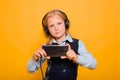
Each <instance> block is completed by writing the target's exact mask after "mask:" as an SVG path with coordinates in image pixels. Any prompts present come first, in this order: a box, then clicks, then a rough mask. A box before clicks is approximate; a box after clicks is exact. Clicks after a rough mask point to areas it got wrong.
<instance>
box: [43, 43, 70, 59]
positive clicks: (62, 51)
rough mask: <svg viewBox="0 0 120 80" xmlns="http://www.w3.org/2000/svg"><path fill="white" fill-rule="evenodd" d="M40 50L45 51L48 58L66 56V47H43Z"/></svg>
mask: <svg viewBox="0 0 120 80" xmlns="http://www.w3.org/2000/svg"><path fill="white" fill-rule="evenodd" d="M42 48H43V49H44V50H45V52H46V54H47V56H50V57H61V56H66V52H67V51H68V46H66V45H43V46H42Z"/></svg>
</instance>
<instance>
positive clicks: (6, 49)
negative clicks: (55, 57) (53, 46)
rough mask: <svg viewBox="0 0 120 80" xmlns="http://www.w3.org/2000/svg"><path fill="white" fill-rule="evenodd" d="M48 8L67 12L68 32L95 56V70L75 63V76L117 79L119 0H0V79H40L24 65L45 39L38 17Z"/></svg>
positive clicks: (85, 79) (83, 79) (119, 78)
mask: <svg viewBox="0 0 120 80" xmlns="http://www.w3.org/2000/svg"><path fill="white" fill-rule="evenodd" d="M52 9H60V10H63V11H64V12H65V13H66V14H67V15H68V17H69V19H70V22H71V24H70V25H71V26H70V30H69V31H70V33H71V35H72V36H73V37H75V38H78V39H81V40H82V41H83V42H84V44H85V46H86V47H87V49H88V50H89V51H90V52H91V53H92V55H93V56H94V57H95V58H96V60H97V68H96V69H95V70H89V69H86V68H83V67H79V71H78V80H120V69H119V68H120V51H119V50H120V0H1V1H0V80H41V72H40V70H38V71H37V72H36V73H34V74H29V73H28V72H27V70H26V65H27V62H28V60H29V59H30V58H31V56H32V55H33V53H34V52H35V50H36V49H38V48H39V47H40V46H41V44H43V43H45V42H46V41H47V40H46V37H45V35H44V32H43V30H42V24H41V20H42V17H43V16H44V14H45V13H46V12H48V11H49V10H52ZM42 67H43V69H44V72H45V67H46V64H43V66H42Z"/></svg>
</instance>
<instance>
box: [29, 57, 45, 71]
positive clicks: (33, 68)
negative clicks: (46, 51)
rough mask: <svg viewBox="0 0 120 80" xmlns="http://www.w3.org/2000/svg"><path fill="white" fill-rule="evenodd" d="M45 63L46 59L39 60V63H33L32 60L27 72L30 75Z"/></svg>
mask: <svg viewBox="0 0 120 80" xmlns="http://www.w3.org/2000/svg"><path fill="white" fill-rule="evenodd" d="M44 61H45V58H41V59H38V61H36V62H35V61H33V60H32V58H31V59H30V60H29V61H28V64H27V70H28V72H30V73H34V72H35V71H37V70H38V69H39V67H40V66H41V65H42V63H43V62H44Z"/></svg>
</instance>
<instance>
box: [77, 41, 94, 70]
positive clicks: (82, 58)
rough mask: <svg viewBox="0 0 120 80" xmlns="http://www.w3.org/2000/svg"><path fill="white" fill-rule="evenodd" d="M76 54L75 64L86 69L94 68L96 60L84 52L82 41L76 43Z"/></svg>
mask: <svg viewBox="0 0 120 80" xmlns="http://www.w3.org/2000/svg"><path fill="white" fill-rule="evenodd" d="M78 54H79V55H78V59H77V61H76V63H78V64H80V65H81V66H83V67H86V68H90V69H95V68H96V59H95V58H94V57H93V56H92V54H91V53H89V52H88V51H87V50H86V47H85V46H84V44H83V42H82V41H78Z"/></svg>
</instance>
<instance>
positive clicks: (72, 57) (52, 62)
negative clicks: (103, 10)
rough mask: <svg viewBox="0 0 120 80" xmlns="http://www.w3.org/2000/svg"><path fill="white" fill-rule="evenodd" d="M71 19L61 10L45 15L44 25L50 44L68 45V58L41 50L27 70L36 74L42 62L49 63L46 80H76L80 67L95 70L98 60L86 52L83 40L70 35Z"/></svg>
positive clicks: (37, 52) (30, 62) (33, 57)
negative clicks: (52, 55)
mask: <svg viewBox="0 0 120 80" xmlns="http://www.w3.org/2000/svg"><path fill="white" fill-rule="evenodd" d="M69 24H70V22H69V19H68V17H67V15H66V14H65V13H64V12H62V11H60V10H52V11H50V12H48V13H47V14H45V16H44V17H43V19H42V25H43V28H44V31H45V33H46V34H47V35H48V36H50V37H51V38H50V41H49V42H48V44H53V45H54V44H58V45H67V46H68V51H67V52H66V56H61V57H50V56H47V54H46V52H45V51H44V50H43V49H42V48H40V49H38V50H37V51H36V52H35V53H34V54H33V56H32V58H31V59H30V60H29V62H28V64H27V70H28V71H29V72H31V73H32V72H35V71H36V70H38V68H39V67H40V66H41V64H40V62H42V63H43V62H44V61H45V60H47V61H48V67H47V69H46V75H45V78H44V80H76V79H77V68H78V65H80V66H83V67H86V68H89V69H95V68H96V59H95V58H94V57H93V56H92V55H91V54H90V53H89V52H88V51H87V50H86V48H85V46H84V44H83V42H82V41H81V40H78V39H75V38H73V37H71V36H70V35H69V33H68V29H69Z"/></svg>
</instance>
